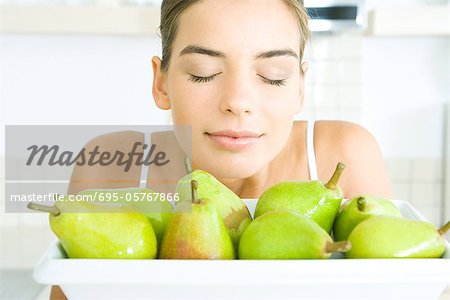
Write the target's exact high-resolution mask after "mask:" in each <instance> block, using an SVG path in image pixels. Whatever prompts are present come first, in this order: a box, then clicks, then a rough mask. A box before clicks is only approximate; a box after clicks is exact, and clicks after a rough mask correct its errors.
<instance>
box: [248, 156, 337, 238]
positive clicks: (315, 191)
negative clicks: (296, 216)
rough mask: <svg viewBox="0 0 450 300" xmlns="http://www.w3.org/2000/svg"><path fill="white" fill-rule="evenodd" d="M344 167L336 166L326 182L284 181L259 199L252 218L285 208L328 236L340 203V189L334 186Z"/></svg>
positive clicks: (269, 189) (265, 192) (272, 187)
mask: <svg viewBox="0 0 450 300" xmlns="http://www.w3.org/2000/svg"><path fill="white" fill-rule="evenodd" d="M344 168H345V165H344V164H343V163H338V165H337V167H336V171H335V172H334V174H333V176H332V177H331V179H330V180H329V181H328V183H326V184H323V183H322V182H321V181H319V180H314V181H305V182H302V181H284V182H280V183H277V184H275V185H273V186H271V187H270V188H268V189H267V190H266V191H264V193H263V194H262V195H261V197H260V198H259V200H258V202H257V204H256V208H255V218H257V217H259V216H261V215H263V214H265V213H268V212H270V211H274V210H279V209H288V210H293V211H295V212H298V213H301V214H302V215H304V216H306V217H308V218H311V219H312V220H314V221H315V222H316V223H317V224H319V225H320V227H322V228H323V229H324V230H325V231H326V232H328V233H330V232H331V229H332V227H333V223H334V219H335V217H336V215H337V213H338V211H339V207H340V205H341V202H342V190H341V188H340V187H339V186H338V185H337V183H338V180H339V178H340V176H341V174H342V171H343V170H344Z"/></svg>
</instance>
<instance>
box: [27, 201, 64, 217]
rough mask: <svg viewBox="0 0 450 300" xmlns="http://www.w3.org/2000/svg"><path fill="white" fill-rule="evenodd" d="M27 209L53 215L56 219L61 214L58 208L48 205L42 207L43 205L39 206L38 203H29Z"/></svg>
mask: <svg viewBox="0 0 450 300" xmlns="http://www.w3.org/2000/svg"><path fill="white" fill-rule="evenodd" d="M27 207H28V208H29V209H32V210H37V211H43V212H47V213H51V214H52V215H54V216H55V217H56V216H58V215H59V214H60V213H61V212H60V211H59V209H58V208H57V207H56V206H47V205H42V204H38V203H34V202H29V203H28V205H27Z"/></svg>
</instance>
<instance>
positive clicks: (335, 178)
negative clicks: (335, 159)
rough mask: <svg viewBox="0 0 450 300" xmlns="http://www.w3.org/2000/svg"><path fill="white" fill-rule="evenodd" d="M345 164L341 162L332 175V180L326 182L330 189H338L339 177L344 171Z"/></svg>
mask: <svg viewBox="0 0 450 300" xmlns="http://www.w3.org/2000/svg"><path fill="white" fill-rule="evenodd" d="M344 169H345V165H344V163H341V162H339V163H338V164H337V166H336V170H335V171H334V173H333V176H331V178H330V180H329V181H328V182H327V183H326V184H325V187H326V188H327V189H329V190H333V191H334V190H336V187H337V184H338V181H339V178H341V175H342V171H344Z"/></svg>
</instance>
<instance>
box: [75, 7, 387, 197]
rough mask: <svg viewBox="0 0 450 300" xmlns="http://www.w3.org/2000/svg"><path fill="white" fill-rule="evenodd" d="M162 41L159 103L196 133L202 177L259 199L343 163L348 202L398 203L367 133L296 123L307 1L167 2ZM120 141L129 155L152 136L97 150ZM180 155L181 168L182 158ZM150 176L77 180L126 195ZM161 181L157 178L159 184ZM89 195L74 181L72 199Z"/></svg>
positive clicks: (348, 126)
mask: <svg viewBox="0 0 450 300" xmlns="http://www.w3.org/2000/svg"><path fill="white" fill-rule="evenodd" d="M160 32H161V38H162V47H163V49H162V59H160V58H159V57H156V56H155V57H153V58H152V66H153V73H154V74H153V75H154V76H153V97H154V101H155V103H156V105H157V106H158V107H159V108H160V109H163V110H169V109H170V110H171V113H172V116H173V122H174V124H175V125H190V126H192V167H193V169H203V170H206V171H208V172H209V173H211V174H213V175H214V176H215V177H217V178H218V179H219V180H220V181H221V182H222V183H224V184H225V185H226V186H228V187H229V188H230V189H231V190H233V191H234V192H235V193H236V194H238V195H239V196H240V197H242V198H258V197H259V195H261V193H262V192H263V191H264V190H265V189H267V188H268V187H270V186H271V185H273V184H275V183H277V182H280V181H284V180H310V179H320V180H322V181H327V180H328V179H329V178H330V176H331V174H332V173H333V171H334V169H335V167H336V164H337V163H338V162H339V161H342V162H344V163H345V165H346V170H345V171H344V174H343V176H342V178H341V180H340V186H341V187H342V189H343V191H344V196H345V197H346V198H351V197H353V196H355V195H357V194H360V193H371V194H377V195H380V196H385V197H390V196H391V191H390V187H389V182H388V176H387V172H386V169H385V166H384V162H383V158H382V155H381V153H380V149H379V147H378V145H377V142H376V141H375V139H374V138H373V136H372V135H371V134H370V133H369V132H368V131H367V130H365V129H364V128H362V127H361V126H359V125H356V124H352V123H349V122H341V121H317V122H315V123H312V122H305V121H294V120H293V118H294V115H295V114H297V113H300V112H301V111H302V107H303V101H304V90H305V89H304V81H305V76H306V74H307V70H308V64H307V63H306V62H302V59H303V53H304V49H305V45H306V43H307V41H308V39H309V36H310V33H309V31H308V19H307V14H306V11H305V8H304V7H303V5H302V4H301V3H300V2H299V1H296V0H246V1H242V0H239V1H238V0H222V1H214V0H201V1H200V0H183V1H180V0H164V1H163V2H162V6H161V26H160ZM308 125H309V126H308ZM307 132H309V134H307ZM119 139H120V140H121V141H124V142H122V145H129V144H131V143H134V142H135V141H141V142H142V141H143V136H142V135H141V134H137V133H133V132H122V133H116V134H112V135H107V136H102V137H99V138H96V139H95V140H94V141H92V142H91V143H90V144H91V145H97V144H99V143H100V144H102V145H103V146H104V147H106V148H110V149H111V150H112V149H113V148H114V149H115V148H117V146H116V144H117V140H119ZM160 141H164V138H163V137H162V138H161V137H160ZM308 141H309V143H308ZM152 142H153V141H152ZM308 148H309V149H308ZM307 149H308V150H307ZM173 155H176V156H177V157H178V161H179V162H180V163H179V165H180V166H182V159H183V151H180V150H177V151H175V153H173ZM143 170H145V169H143ZM141 171H142V170H141V169H140V167H139V166H137V167H134V168H133V169H131V170H130V171H129V172H127V173H124V172H123V171H122V170H121V169H120V168H119V167H117V166H115V167H114V166H109V167H103V168H97V169H93V168H92V167H90V168H89V169H88V168H86V167H77V168H76V169H75V171H74V176H73V177H72V179H76V178H86V176H88V177H89V176H90V178H91V179H92V178H105V179H107V178H114V179H118V178H119V179H123V182H122V183H116V184H113V185H111V184H110V185H108V187H123V186H130V182H133V184H135V183H137V182H138V181H139V178H140V172H141ZM145 172H147V171H146V170H145ZM155 172H156V173H157V172H158V169H157V168H153V169H151V170H150V175H151V176H152V177H150V178H153V179H155V178H158V176H157V175H155ZM145 175H146V174H144V177H145ZM181 175H182V174H180V176H181ZM130 180H131V181H130ZM89 187H93V186H92V184H91V185H89V184H87V183H86V184H75V183H74V180H72V183H71V188H70V190H69V192H71V193H75V192H77V191H79V190H82V189H85V188H89ZM95 187H97V188H98V187H99V186H98V185H97V186H95ZM103 187H106V186H103Z"/></svg>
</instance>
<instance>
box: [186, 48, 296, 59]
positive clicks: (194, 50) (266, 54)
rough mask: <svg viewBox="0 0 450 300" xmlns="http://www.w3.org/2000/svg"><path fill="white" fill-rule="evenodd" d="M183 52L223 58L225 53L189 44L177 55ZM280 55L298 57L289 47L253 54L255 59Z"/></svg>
mask: <svg viewBox="0 0 450 300" xmlns="http://www.w3.org/2000/svg"><path fill="white" fill-rule="evenodd" d="M185 54H203V55H208V56H212V57H218V58H225V57H226V55H225V53H223V52H220V51H217V50H213V49H208V48H205V47H202V46H197V45H189V46H186V47H185V48H184V49H183V50H181V52H180V54H179V56H182V55H185ZM280 56H289V57H294V58H296V59H298V55H297V53H295V51H293V50H291V49H279V50H270V51H265V52H261V53H258V54H257V55H255V59H262V58H272V57H280Z"/></svg>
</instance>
